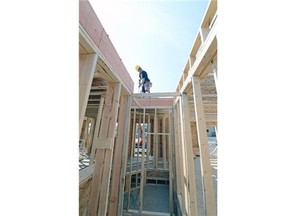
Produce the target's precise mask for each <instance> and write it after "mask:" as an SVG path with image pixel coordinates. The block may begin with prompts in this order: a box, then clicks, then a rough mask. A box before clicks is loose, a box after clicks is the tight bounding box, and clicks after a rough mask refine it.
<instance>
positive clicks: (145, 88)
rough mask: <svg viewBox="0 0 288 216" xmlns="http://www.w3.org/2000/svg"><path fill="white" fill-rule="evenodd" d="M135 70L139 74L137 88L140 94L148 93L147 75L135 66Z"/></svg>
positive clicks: (149, 84)
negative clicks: (139, 88)
mask: <svg viewBox="0 0 288 216" xmlns="http://www.w3.org/2000/svg"><path fill="white" fill-rule="evenodd" d="M135 70H136V71H138V72H139V87H141V86H142V87H141V93H146V92H147V93H150V87H151V84H152V83H151V82H150V79H149V78H148V74H147V72H146V71H144V70H143V69H142V68H141V67H140V66H139V65H136V67H135Z"/></svg>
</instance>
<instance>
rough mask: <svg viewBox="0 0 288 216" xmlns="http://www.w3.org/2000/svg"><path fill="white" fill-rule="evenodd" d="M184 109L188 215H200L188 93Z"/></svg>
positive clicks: (185, 96) (183, 95)
mask: <svg viewBox="0 0 288 216" xmlns="http://www.w3.org/2000/svg"><path fill="white" fill-rule="evenodd" d="M182 103H183V106H182V109H183V122H184V131H183V132H184V133H185V135H184V138H185V143H186V145H185V147H186V150H185V152H186V158H187V171H188V188H189V211H188V215H198V210H197V196H196V182H195V167H194V153H193V148H192V146H193V143H192V135H191V126H190V119H189V110H188V99H187V95H186V94H184V93H183V94H182Z"/></svg>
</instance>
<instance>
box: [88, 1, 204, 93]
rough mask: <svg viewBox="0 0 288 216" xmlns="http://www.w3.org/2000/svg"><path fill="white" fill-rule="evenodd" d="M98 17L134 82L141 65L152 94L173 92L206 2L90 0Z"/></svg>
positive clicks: (136, 84) (136, 79) (136, 90)
mask: <svg viewBox="0 0 288 216" xmlns="http://www.w3.org/2000/svg"><path fill="white" fill-rule="evenodd" d="M90 3H91V5H92V7H93V8H94V11H95V12H96V15H97V16H98V18H99V19H100V22H101V23H102V25H103V27H104V29H105V30H106V32H107V34H108V35H109V37H110V39H111V41H112V43H113V45H114V47H115V48H116V50H117V52H118V54H119V56H120V58H121V59H122V61H123V63H124V65H125V67H126V69H127V70H128V72H129V73H130V76H131V77H132V79H133V81H134V92H138V73H137V72H136V71H135V69H134V68H135V66H136V65H140V66H141V67H142V68H143V69H144V70H145V71H146V72H147V73H148V76H149V78H150V80H151V81H152V83H153V87H152V88H151V92H174V91H175V90H176V87H177V84H178V82H179V80H180V77H181V75H182V73H183V69H184V67H185V64H186V61H187V58H188V55H189V52H190V51H191V48H192V45H193V42H194V38H195V35H196V33H197V32H198V28H199V25H200V22H201V21H202V18H203V14H204V12H205V10H206V7H207V4H208V1H207V0H201V1H200V0H198V1H196V0H191V1H164V0H162V1H159V0H158V1H147V0H146V1H139V0H138V1H128V0H127V1H124V0H119V1H111V0H110V1H104V0H90Z"/></svg>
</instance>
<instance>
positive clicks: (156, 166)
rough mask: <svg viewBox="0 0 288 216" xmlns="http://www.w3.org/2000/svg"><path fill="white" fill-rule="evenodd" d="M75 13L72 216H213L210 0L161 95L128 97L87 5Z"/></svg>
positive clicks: (127, 80)
mask: <svg viewBox="0 0 288 216" xmlns="http://www.w3.org/2000/svg"><path fill="white" fill-rule="evenodd" d="M79 10H80V11H79V136H80V137H79V215H81V216H87V215H89V216H96V215H97V216H106V215H109V216H115V215H118V216H121V215H171V216H172V215H176V216H178V215H187V216H188V215H189V216H193V215H208V216H215V215H217V208H216V207H217V183H216V180H217V178H216V177H217V170H216V169H217V141H216V137H212V138H211V137H210V136H208V133H207V128H212V129H213V130H214V131H215V133H216V135H217V127H216V126H217V90H216V89H217V88H216V87H217V37H216V36H217V35H216V33H217V1H216V0H211V1H210V2H209V3H208V6H207V9H206V12H205V15H204V17H203V19H202V22H201V24H200V28H199V31H198V33H197V35H196V37H195V40H194V42H193V45H192V48H191V52H190V54H189V56H188V57H187V62H186V65H184V67H183V68H184V69H183V72H182V75H181V77H179V82H178V84H177V83H176V84H177V85H175V92H167V93H146V94H139V93H133V89H134V83H133V81H132V79H131V77H130V75H129V73H128V71H127V70H126V68H125V66H124V64H123V63H122V61H121V58H120V56H119V55H118V53H117V51H116V50H115V48H114V46H113V44H112V42H111V41H110V39H109V37H108V35H107V33H106V31H105V29H104V27H103V26H102V24H101V22H100V21H99V19H98V17H97V15H96V14H95V12H94V10H93V8H92V7H91V5H90V3H89V1H79Z"/></svg>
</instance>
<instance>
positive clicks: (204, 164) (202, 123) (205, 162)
mask: <svg viewBox="0 0 288 216" xmlns="http://www.w3.org/2000/svg"><path fill="white" fill-rule="evenodd" d="M192 85H193V93H194V106H195V111H196V112H195V115H196V125H197V132H198V143H199V149H200V159H201V160H200V161H201V168H202V169H201V172H202V182H203V184H202V185H203V189H204V197H205V207H206V214H207V215H211V216H214V215H216V205H215V197H214V188H213V181H212V170H211V164H210V156H209V150H208V139H207V134H206V120H205V115H204V107H203V101H202V93H201V85H200V78H199V76H193V77H192Z"/></svg>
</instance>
